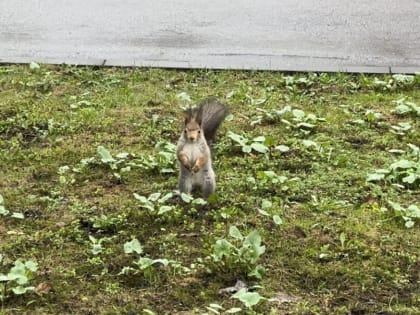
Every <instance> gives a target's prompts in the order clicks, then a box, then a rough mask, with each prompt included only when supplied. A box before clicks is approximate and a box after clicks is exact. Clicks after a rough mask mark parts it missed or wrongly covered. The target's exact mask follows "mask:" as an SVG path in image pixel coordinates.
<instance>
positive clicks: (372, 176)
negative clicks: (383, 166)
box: [366, 173, 385, 182]
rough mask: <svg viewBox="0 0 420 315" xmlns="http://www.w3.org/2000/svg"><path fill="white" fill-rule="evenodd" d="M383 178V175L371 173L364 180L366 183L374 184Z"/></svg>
mask: <svg viewBox="0 0 420 315" xmlns="http://www.w3.org/2000/svg"><path fill="white" fill-rule="evenodd" d="M384 178H385V174H378V173H372V174H369V175H368V176H367V178H366V180H367V181H368V182H376V181H379V180H382V179H384Z"/></svg>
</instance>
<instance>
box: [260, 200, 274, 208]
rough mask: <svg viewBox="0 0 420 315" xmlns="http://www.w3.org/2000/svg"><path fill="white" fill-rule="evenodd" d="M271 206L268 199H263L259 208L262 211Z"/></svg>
mask: <svg viewBox="0 0 420 315" xmlns="http://www.w3.org/2000/svg"><path fill="white" fill-rule="evenodd" d="M272 206H273V203H272V202H271V201H270V200H268V199H263V200H262V202H261V208H263V209H269V208H271V207H272Z"/></svg>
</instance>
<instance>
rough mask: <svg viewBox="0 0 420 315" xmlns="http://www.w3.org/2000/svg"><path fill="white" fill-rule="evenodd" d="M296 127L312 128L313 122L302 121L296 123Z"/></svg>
mask: <svg viewBox="0 0 420 315" xmlns="http://www.w3.org/2000/svg"><path fill="white" fill-rule="evenodd" d="M296 127H298V128H301V127H303V128H309V129H311V128H314V127H315V125H314V124H310V123H307V122H302V123H299V124H297V125H296Z"/></svg>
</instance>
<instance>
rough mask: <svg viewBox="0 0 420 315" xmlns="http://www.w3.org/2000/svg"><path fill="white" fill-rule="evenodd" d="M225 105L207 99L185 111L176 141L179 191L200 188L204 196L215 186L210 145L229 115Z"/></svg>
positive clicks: (187, 192) (213, 99)
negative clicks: (181, 129)
mask: <svg viewBox="0 0 420 315" xmlns="http://www.w3.org/2000/svg"><path fill="white" fill-rule="evenodd" d="M228 112H229V111H228V108H227V106H226V105H223V104H221V103H220V102H219V101H218V100H217V99H215V98H208V99H205V100H204V101H202V102H201V103H199V104H198V106H196V107H194V108H191V107H190V108H188V109H187V111H186V117H185V123H184V130H183V131H182V133H181V136H180V138H179V140H178V145H177V150H176V156H177V159H178V162H179V163H178V164H179V179H178V186H179V191H180V193H186V194H190V193H191V191H192V190H193V189H195V188H199V189H200V190H201V192H202V195H203V197H204V198H206V199H207V198H208V197H209V196H210V195H211V194H213V193H214V191H215V189H216V176H215V173H214V170H213V167H212V158H211V149H210V146H211V144H212V143H213V141H214V137H215V135H216V131H217V129H218V128H219V126H220V124H221V123H222V121H223V120H224V119H225V118H226V116H227V115H228Z"/></svg>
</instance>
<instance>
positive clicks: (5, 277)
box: [0, 273, 12, 282]
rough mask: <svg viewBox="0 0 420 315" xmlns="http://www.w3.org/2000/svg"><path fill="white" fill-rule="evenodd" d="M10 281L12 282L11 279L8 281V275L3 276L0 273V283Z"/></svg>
mask: <svg viewBox="0 0 420 315" xmlns="http://www.w3.org/2000/svg"><path fill="white" fill-rule="evenodd" d="M10 280H12V279H10V278H9V276H8V275H4V274H2V273H0V282H4V281H10Z"/></svg>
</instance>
